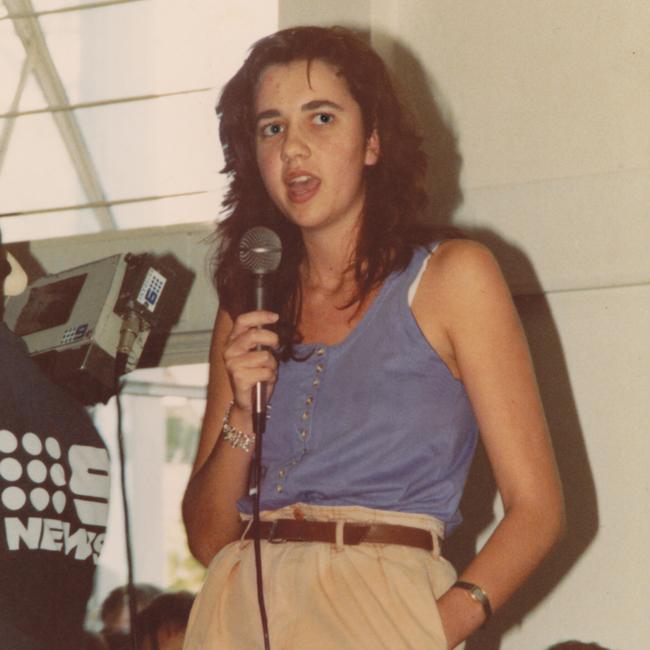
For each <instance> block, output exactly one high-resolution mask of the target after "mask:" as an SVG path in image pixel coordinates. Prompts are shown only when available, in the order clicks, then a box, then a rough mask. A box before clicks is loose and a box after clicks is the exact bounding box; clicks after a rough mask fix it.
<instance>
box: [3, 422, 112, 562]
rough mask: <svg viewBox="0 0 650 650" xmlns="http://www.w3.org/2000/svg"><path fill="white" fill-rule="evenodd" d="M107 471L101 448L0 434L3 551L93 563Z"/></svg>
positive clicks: (98, 545) (105, 505)
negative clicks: (28, 551) (62, 556)
mask: <svg viewBox="0 0 650 650" xmlns="http://www.w3.org/2000/svg"><path fill="white" fill-rule="evenodd" d="M66 456H67V458H66ZM66 461H67V462H66ZM66 468H69V469H66ZM108 471H109V458H108V454H107V452H106V450H105V449H104V448H102V447H92V446H89V445H79V444H73V445H70V446H69V447H66V448H64V447H62V445H61V443H60V442H59V440H57V439H56V438H54V437H52V436H50V437H47V438H45V440H42V439H41V438H40V437H39V436H37V435H35V434H34V433H25V434H22V435H20V436H18V435H16V434H14V433H12V432H11V431H8V430H6V429H3V430H0V502H1V504H2V511H3V515H4V529H5V530H4V532H5V538H6V545H7V548H8V549H9V550H20V549H24V548H27V549H31V550H37V549H38V550H49V551H59V552H63V553H65V554H66V555H70V556H72V557H74V558H75V559H79V560H84V559H86V558H87V557H89V556H91V555H92V556H93V559H94V560H95V561H97V558H98V556H99V552H100V551H101V546H102V545H103V541H104V529H105V527H106V519H107V516H108V496H109V492H110V479H109V474H108ZM66 508H67V510H66ZM72 508H74V510H71V509H72ZM75 514H76V517H75ZM77 518H78V521H76V519H77ZM79 523H81V524H82V526H81V527H80V526H79ZM86 526H90V527H92V528H94V529H100V530H92V531H91V530H88V529H87V528H85V527H86Z"/></svg>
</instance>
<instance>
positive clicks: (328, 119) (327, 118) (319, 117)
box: [312, 113, 334, 124]
mask: <svg viewBox="0 0 650 650" xmlns="http://www.w3.org/2000/svg"><path fill="white" fill-rule="evenodd" d="M333 121H334V116H333V115H332V114H331V113H316V115H314V117H313V119H312V122H313V123H314V124H331V123H332V122H333Z"/></svg>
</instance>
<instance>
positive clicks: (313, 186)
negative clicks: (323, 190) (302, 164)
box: [287, 174, 320, 203]
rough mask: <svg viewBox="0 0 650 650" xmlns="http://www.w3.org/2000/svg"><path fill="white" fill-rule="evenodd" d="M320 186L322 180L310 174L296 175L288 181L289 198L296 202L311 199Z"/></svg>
mask: <svg viewBox="0 0 650 650" xmlns="http://www.w3.org/2000/svg"><path fill="white" fill-rule="evenodd" d="M319 186H320V180H319V179H318V178H315V177H314V176H310V175H309V174H300V175H296V176H293V177H292V178H290V179H289V180H288V181H287V187H288V189H289V198H290V199H291V200H292V201H294V202H296V203H301V202H303V201H307V200H308V199H310V198H311V197H312V196H313V195H314V194H315V193H316V191H317V190H318V187H319Z"/></svg>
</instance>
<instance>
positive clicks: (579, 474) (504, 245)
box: [382, 35, 598, 650]
mask: <svg viewBox="0 0 650 650" xmlns="http://www.w3.org/2000/svg"><path fill="white" fill-rule="evenodd" d="M382 38H384V35H382ZM392 48H393V49H392V64H391V69H392V72H393V75H394V77H395V78H396V79H398V80H399V86H400V87H401V88H402V89H403V93H402V95H403V99H404V102H405V104H406V105H407V106H409V108H410V110H411V112H412V114H413V116H414V118H415V120H416V123H417V124H418V125H419V127H420V131H421V133H422V135H423V137H424V140H425V142H424V145H423V148H424V150H425V151H426V153H427V156H428V158H429V170H428V174H427V186H428V188H429V189H430V199H431V209H430V214H429V218H431V219H432V220H434V221H435V222H436V223H437V224H439V225H442V226H449V225H452V220H453V216H454V212H455V210H456V208H458V206H459V205H460V204H461V202H462V199H463V194H462V189H461V186H460V171H461V165H462V157H461V154H460V152H459V149H458V141H457V137H456V135H455V133H454V130H453V127H452V123H451V120H450V118H449V117H448V115H447V111H446V110H445V108H446V107H445V102H444V98H443V97H441V96H440V95H441V93H440V92H439V90H438V89H436V87H435V83H434V81H433V80H432V79H430V78H429V77H428V75H427V73H426V71H425V70H424V69H423V68H422V66H421V65H420V63H419V61H418V60H417V58H416V57H415V56H413V54H412V53H411V52H410V51H409V50H408V49H407V48H406V47H405V46H403V45H401V44H397V43H393V44H392ZM467 234H469V235H470V237H472V238H473V239H476V240H478V241H480V242H482V243H484V244H486V245H487V246H488V247H489V248H490V249H491V250H492V252H493V253H494V254H495V256H496V257H497V259H498V260H499V263H500V264H501V266H502V268H503V270H504V273H505V275H506V277H507V278H508V280H509V284H510V286H511V287H522V286H523V287H526V288H527V291H526V295H522V296H519V297H516V298H515V303H516V305H517V308H518V310H519V313H520V316H521V318H522V322H523V324H524V328H525V330H526V334H527V337H528V341H529V345H530V349H531V354H532V358H533V362H534V365H535V369H536V372H537V378H538V382H539V387H540V392H541V396H542V401H543V403H544V408H545V411H546V416H547V419H548V423H549V429H550V431H551V437H552V441H553V446H554V449H555V453H556V455H557V460H558V466H559V471H560V476H561V479H562V483H563V486H564V491H565V499H566V509H567V525H568V528H567V535H566V536H565V538H564V539H563V540H562V541H561V542H560V543H559V544H558V545H557V546H556V548H555V549H554V550H553V552H552V553H551V554H550V555H549V557H548V558H546V560H545V561H544V562H543V564H542V566H540V567H539V568H538V570H537V571H536V572H535V574H534V575H533V576H532V578H531V579H530V580H529V581H528V582H527V583H526V585H525V586H524V587H522V589H521V590H520V591H519V592H518V594H517V595H516V597H514V598H513V599H512V600H511V601H510V602H509V603H507V604H506V605H505V606H504V607H503V609H502V610H500V611H499V613H498V615H497V616H495V618H494V620H493V621H492V622H491V623H490V625H489V626H487V628H486V629H485V630H483V631H481V632H479V633H477V634H476V635H474V638H473V639H471V640H470V641H468V642H467V645H466V650H498V649H499V648H500V647H501V641H502V639H503V636H504V635H505V633H506V632H507V631H508V630H509V629H510V628H512V627H514V626H516V625H518V624H519V623H520V622H521V620H522V619H523V618H524V617H525V616H526V614H527V613H528V612H530V611H532V610H533V609H534V608H535V607H537V606H538V605H539V604H540V603H542V601H543V600H544V598H545V597H546V596H547V595H548V594H549V593H550V592H551V591H552V590H553V589H554V588H555V586H556V585H557V584H558V583H559V582H560V581H561V580H562V578H563V577H564V576H565V575H566V574H567V573H568V571H569V570H570V569H571V567H572V566H573V565H574V564H575V562H576V561H577V559H578V558H579V557H580V556H581V555H582V553H583V552H584V551H585V549H586V548H587V547H588V546H589V544H590V543H591V541H592V540H593V538H594V536H595V534H596V530H597V528H598V509H597V503H596V492H595V488H594V482H593V476H592V473H591V469H590V466H589V460H588V458H587V452H586V448H585V444H584V437H583V434H582V430H581V427H580V421H579V418H578V413H577V410H576V405H575V400H574V397H573V391H572V389H571V384H570V381H569V374H568V370H567V366H566V360H565V357H564V353H563V351H562V345H561V341H560V337H559V334H558V330H557V327H556V325H555V322H554V320H553V315H552V313H551V310H550V307H549V304H548V301H547V300H546V298H545V296H544V294H543V291H542V287H541V284H540V282H539V279H538V278H537V275H536V273H535V270H534V269H533V267H532V265H531V263H530V260H529V259H528V257H527V256H526V254H525V253H524V252H523V251H522V250H520V249H518V248H517V247H515V246H513V245H511V244H510V243H508V242H507V241H505V240H503V239H502V238H501V237H499V236H498V235H496V234H495V233H493V232H492V231H489V230H473V231H471V232H468V233H467ZM496 495H497V490H496V485H495V482H494V478H493V476H492V472H491V469H490V465H489V462H488V460H487V457H486V454H485V451H484V449H483V448H482V446H479V449H478V451H477V455H476V458H475V461H474V463H473V465H472V469H471V472H470V476H469V478H468V482H467V486H466V489H465V493H464V497H463V500H462V503H461V509H462V512H463V516H464V519H465V521H464V523H463V524H462V525H461V526H460V528H459V529H458V530H457V531H456V532H455V534H454V535H453V536H452V537H451V538H450V539H449V540H448V541H447V542H446V544H445V554H446V556H447V557H448V559H449V560H450V561H451V562H452V563H453V564H454V565H455V566H456V568H457V569H458V571H459V572H461V571H462V570H463V568H464V567H465V566H467V564H469V562H470V561H471V560H472V558H473V557H474V555H475V553H476V548H477V540H478V538H479V536H480V535H481V533H482V532H483V531H484V530H485V529H486V528H487V527H488V526H490V524H492V523H493V521H494V514H493V505H494V500H495V497H496Z"/></svg>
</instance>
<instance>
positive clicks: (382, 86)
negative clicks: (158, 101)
mask: <svg viewBox="0 0 650 650" xmlns="http://www.w3.org/2000/svg"><path fill="white" fill-rule="evenodd" d="M297 60H305V61H307V62H308V63H309V62H311V61H314V60H320V61H323V62H325V63H328V64H330V65H332V66H333V67H334V68H335V69H336V70H337V71H338V74H339V75H340V76H341V77H342V78H343V79H345V81H346V82H347V85H348V89H349V91H350V93H351V95H352V96H353V98H354V99H355V100H356V102H357V103H358V104H359V106H360V107H361V114H362V119H363V127H364V129H365V135H366V137H369V136H370V134H371V133H372V132H373V131H374V130H376V132H377V134H378V136H379V146H380V154H379V161H378V163H377V164H375V165H373V166H369V167H367V168H366V169H365V175H366V176H365V183H366V196H365V208H364V214H363V219H362V224H361V230H360V233H359V238H358V243H357V247H356V251H355V255H354V258H353V259H352V260H351V263H352V264H353V265H354V273H355V279H356V284H357V295H356V296H354V297H353V298H352V300H351V301H350V303H349V304H350V305H351V304H354V303H355V302H356V301H357V300H358V301H359V303H360V304H362V303H363V300H364V299H365V298H366V297H367V296H368V294H369V293H370V291H371V290H372V289H373V288H374V287H376V286H378V285H379V284H380V283H381V282H383V280H385V279H386V277H387V276H388V275H389V274H390V273H392V272H394V271H399V270H402V269H404V268H405V267H406V266H407V264H408V263H409V261H410V260H411V256H412V253H413V249H414V248H416V247H418V246H420V245H426V244H429V243H431V242H432V241H434V240H435V239H437V238H440V236H441V234H444V235H446V236H459V233H458V232H457V231H455V230H453V229H443V228H441V227H436V226H435V225H433V224H434V223H435V219H434V220H427V221H430V222H429V223H426V222H425V220H424V216H425V209H426V207H427V204H428V199H427V193H426V191H425V189H424V176H425V172H426V167H427V157H426V155H425V153H424V152H423V150H422V149H421V144H422V139H421V138H420V136H419V135H418V134H417V133H416V130H415V128H414V126H413V124H412V122H411V119H410V116H409V115H408V114H407V112H406V110H405V109H404V107H403V106H402V104H401V103H400V101H399V100H398V97H397V94H396V92H395V88H394V86H393V83H392V81H391V79H390V76H389V73H388V71H387V69H386V66H385V64H384V62H383V61H382V60H381V58H380V57H379V55H378V54H377V53H376V52H375V51H374V50H373V49H372V48H371V47H370V46H369V45H368V44H367V43H366V42H365V41H364V40H363V39H362V38H361V37H360V36H358V35H357V34H355V33H354V32H352V31H350V30H348V29H344V28H341V27H335V28H327V29H325V28H320V27H295V28H291V29H285V30H283V31H280V32H277V33H275V34H272V35H271V36H267V37H266V38H263V39H261V40H260V41H258V42H257V43H255V44H254V45H253V47H252V48H251V51H250V54H249V56H248V58H247V59H246V61H245V62H244V64H243V66H242V67H241V68H240V69H239V71H238V72H237V73H236V74H235V76H234V77H233V78H232V79H231V80H230V81H229V82H228V83H227V84H226V86H225V87H224V90H223V92H222V94H221V98H220V100H219V103H218V105H217V115H218V116H219V118H220V126H219V134H220V138H221V144H222V147H223V151H224V158H225V166H224V168H223V170H222V172H223V173H226V174H227V175H228V177H229V183H230V185H229V190H228V192H227V194H226V196H225V199H224V202H223V207H224V212H225V214H226V215H227V217H226V218H225V219H224V220H223V221H222V222H221V223H220V224H219V226H218V230H217V233H218V235H219V236H220V237H221V243H220V247H219V250H218V252H217V256H216V260H215V271H214V277H215V283H216V285H217V290H218V293H219V299H220V302H221V304H222V306H223V307H224V308H225V309H226V310H227V311H228V312H229V313H230V315H231V316H232V317H233V318H234V317H236V316H237V315H238V314H239V313H242V312H243V311H247V310H248V309H250V308H251V306H250V305H247V304H246V303H244V296H249V295H251V292H250V291H247V289H248V287H246V286H245V281H244V277H245V275H244V274H243V273H242V270H241V266H240V264H239V258H238V244H239V241H240V239H241V236H242V235H243V234H244V233H245V232H246V231H247V230H248V229H249V228H252V227H254V226H266V227H268V228H270V229H271V230H273V231H275V232H276V233H277V234H278V235H279V236H280V239H281V240H282V249H283V252H282V261H281V264H280V267H279V269H278V270H277V272H276V273H275V274H274V278H273V285H274V296H273V306H272V308H273V309H274V310H275V311H277V312H279V314H280V321H279V322H280V325H279V326H278V328H279V332H278V333H279V335H280V344H281V347H282V349H283V353H282V358H285V359H286V358H289V357H290V356H292V353H293V350H292V343H295V342H298V341H300V333H299V332H298V331H297V329H298V327H297V323H298V318H299V314H300V300H301V297H300V283H299V273H298V269H299V265H300V263H301V261H302V259H303V255H304V250H303V243H302V238H301V233H300V230H299V228H298V227H297V226H296V225H295V224H293V223H291V222H290V221H289V220H288V219H286V218H285V217H284V216H283V215H282V213H281V212H280V211H279V210H278V209H277V208H276V207H275V205H274V204H273V202H272V200H271V198H270V197H269V196H268V194H267V192H266V189H265V188H264V184H263V181H262V178H261V175H260V173H259V170H258V166H257V160H256V153H255V151H256V149H255V138H256V133H255V124H256V115H255V95H256V91H257V86H258V81H259V79H260V75H261V74H262V72H263V71H264V69H265V68H267V67H268V66H270V65H274V64H288V63H290V62H292V61H297ZM308 71H309V67H308ZM307 74H309V72H307ZM243 276H244V277H243Z"/></svg>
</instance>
